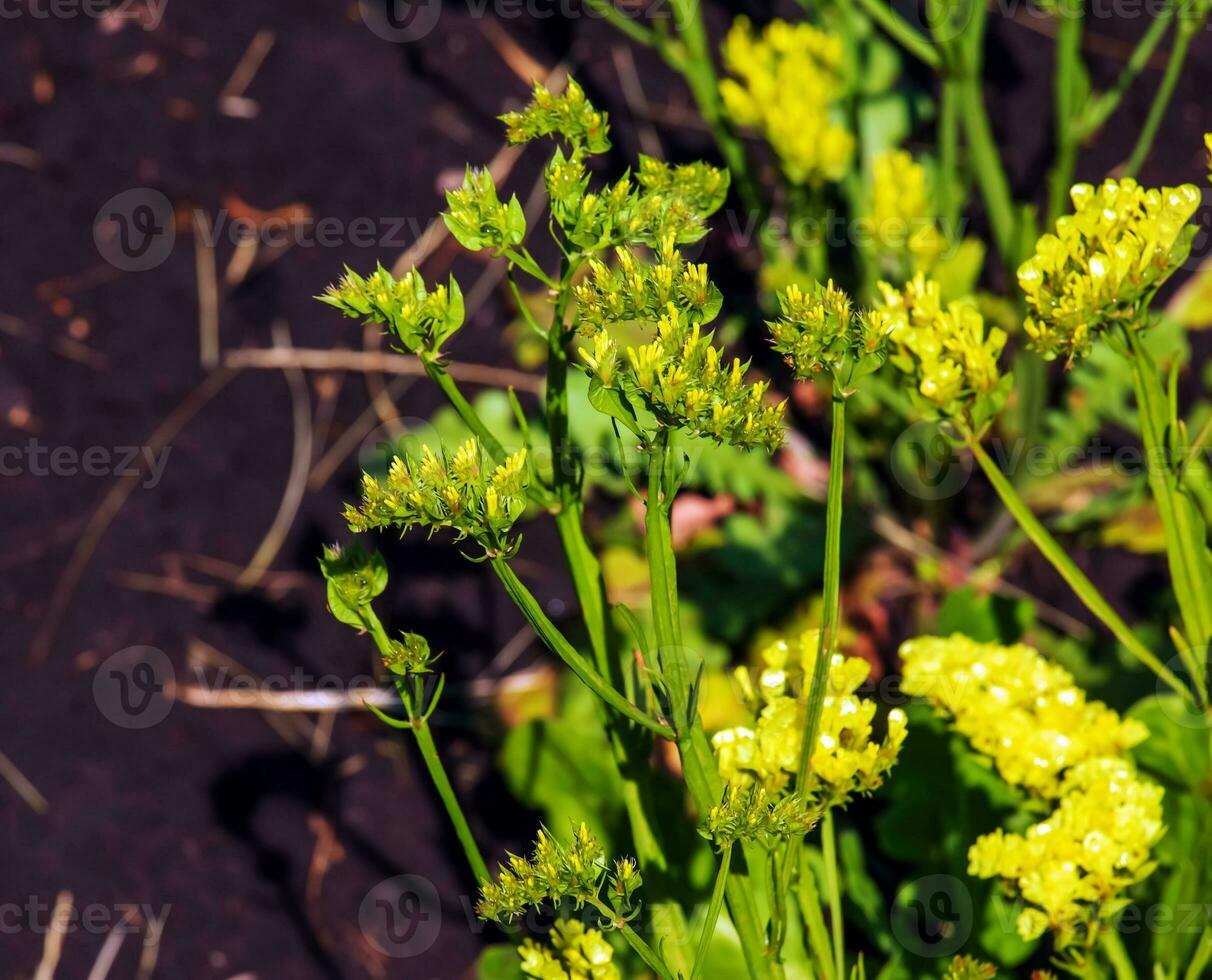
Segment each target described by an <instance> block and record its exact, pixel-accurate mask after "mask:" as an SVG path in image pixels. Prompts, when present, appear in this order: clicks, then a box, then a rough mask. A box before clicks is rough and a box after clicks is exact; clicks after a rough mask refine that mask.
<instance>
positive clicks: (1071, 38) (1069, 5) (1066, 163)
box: [1048, 0, 1085, 226]
mask: <svg viewBox="0 0 1212 980" xmlns="http://www.w3.org/2000/svg"><path fill="white" fill-rule="evenodd" d="M1056 16H1057V28H1056V79H1055V85H1054V98H1053V102H1054V108H1055V113H1054V115H1055V119H1054V122H1055V131H1056V161H1055V163H1054V165H1053V168H1052V173H1051V175H1050V176H1049V195H1048V199H1049V204H1048V225H1049V226H1051V225H1053V224H1055V223H1056V219H1057V218H1059V217H1060V216H1061V214H1062V213H1064V211H1065V207H1066V204H1067V203H1068V200H1069V188H1070V187H1071V186H1072V185H1073V178H1074V175H1075V173H1076V171H1077V149H1078V143H1079V134H1078V120H1077V116H1078V112H1079V110H1080V109H1081V104H1080V100H1081V98H1082V92H1083V87H1084V83H1083V75H1084V68H1083V65H1082V28H1083V22H1084V19H1085V3H1084V2H1083V0H1066V2H1062V3H1061V4H1060V5H1059V6H1058V8H1057V14H1056Z"/></svg>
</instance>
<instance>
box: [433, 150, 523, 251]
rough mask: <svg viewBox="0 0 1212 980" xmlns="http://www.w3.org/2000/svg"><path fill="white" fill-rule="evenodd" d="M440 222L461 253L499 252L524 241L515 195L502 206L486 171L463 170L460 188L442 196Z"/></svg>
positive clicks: (520, 214)
mask: <svg viewBox="0 0 1212 980" xmlns="http://www.w3.org/2000/svg"><path fill="white" fill-rule="evenodd" d="M446 207H447V210H446V211H444V212H442V220H443V221H444V222H445V223H446V227H447V228H449V229H450V233H451V234H452V235H454V237H455V239H456V241H458V243H459V244H460V245H462V246H463V247H464V248H465V249H468V250H469V251H472V252H478V251H480V250H481V249H484V248H495V249H497V250H502V249H506V248H509V247H510V246H513V245H520V244H521V243H522V239H524V238H525V237H526V216H525V214H523V213H522V205H521V203H520V202H519V201H518V198H517V195H516V194H515V195H513V196H512V197H510V199H509V202H508V203H502V202H501V200H500V198H498V197H497V186H496V184H495V183H494V181H493V179H492V174H490V173H489V172H488V171H487V170H473V169H472V168H471V167H468V168H467V172H466V174H465V175H464V177H463V186H462V187H458V188H456V189H455V190H452V191H447V192H446Z"/></svg>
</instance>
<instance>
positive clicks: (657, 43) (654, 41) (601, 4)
mask: <svg viewBox="0 0 1212 980" xmlns="http://www.w3.org/2000/svg"><path fill="white" fill-rule="evenodd" d="M586 6H588V7H589V9H590V10H593V11H594V12H596V13H598V14H600V15H601V17H602V19H603V20H604V21H606V23H608V24H610V25H611V26H612V27H613V28H614V29H615V30H617V31H619V32H620V33H622V34H625V35H626V36H627V37H629V38H631V40H633V41H636V42H638V43H639V44H643V45H645V46H647V47H650V48H657V49H658V50H659V49H660V48H661V46H662V45H663V44H664V38H662V37H661V35H660V34H658V33H657V32H656V31H654V30H652V28H650V27H645V26H644V25H643V24H639V23H637V22H636V21H635V20H634V19H633V18H631V17H629V16H628V15H627V14H625V13H623V11H621V10H619V8H618V7H616V6H615V5H614V4H613V3H611V2H610V0H586ZM628 9H629V10H634V11H637V12H638V11H639V10H640V9H642V8H638V7H630V8H628Z"/></svg>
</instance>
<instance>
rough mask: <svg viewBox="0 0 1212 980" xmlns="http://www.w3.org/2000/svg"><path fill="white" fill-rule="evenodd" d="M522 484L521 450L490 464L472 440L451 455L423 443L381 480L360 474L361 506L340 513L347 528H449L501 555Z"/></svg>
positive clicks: (521, 500) (522, 495)
mask: <svg viewBox="0 0 1212 980" xmlns="http://www.w3.org/2000/svg"><path fill="white" fill-rule="evenodd" d="M527 484H528V474H527V468H526V451H525V450H521V451H519V452H517V453H515V454H514V455H512V456H510V457H509V458H508V459H506V460H505V462H503V463H502V464H501V465H499V466H497V467H495V468H494V467H493V466H492V464H491V462H490V461H489V459H488V456H487V454H486V453H485V452H484V450H483V448H482V447H481V446H480V444H479V442H478V441H476V440H475V439H468V440H467V442H465V443H464V444H463V445H462V446H460V447H459V449H458V450H457V451H456V452H454V453H453V454H449V453H447V452H446V451H445V450H442V452H441V454H438V453H435V452H434V451H433V450H431V449H430V448H429V447H428V446H426V447H424V449H423V450H422V451H421V453H420V454H419V455H413V454H407V453H406V454H405V455H404V456H397V457H395V459H393V460H392V462H391V466H390V468H389V470H388V474H387V479H386V480H378V479H376V478H375V477H373V476H371V475H370V474H369V473H366V474H363V477H362V503H361V506H358V507H355V506H353V505H352V504H351V505H347V506H346V509H345V518H346V520H347V521H348V522H349V527H350V530H352V531H368V530H370V529H372V528H383V527H398V528H400V529H401V530H403V531H407V530H408V529H409V528H412V527H427V528H429V529H430V530H431V531H435V530H438V529H439V528H449V529H450V530H452V531H454V532H455V534H456V535H457V536H458V537H459V538H460V539H461V538H468V537H469V538H472V539H473V540H475V541H476V542H478V543H479V544H481V545H483V547H484V548H485V550H487V551H489V552H492V553H494V554H500V553H504V552H507V551H509V550H510V549H511V547H512V545H511V544H510V543H509V542H508V541H507V535H508V534H509V531H510V529H511V528H512V527H513V525H514V522H515V521H517V519H518V518H519V517H521V515H522V511H523V510H524V509H525V506H526V487H527Z"/></svg>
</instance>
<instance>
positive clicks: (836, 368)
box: [766, 281, 890, 385]
mask: <svg viewBox="0 0 1212 980" xmlns="http://www.w3.org/2000/svg"><path fill="white" fill-rule="evenodd" d="M779 306H780V307H781V308H782V316H780V317H779V318H778V319H777V320H771V321H768V322H767V324H766V326H767V327H769V328H770V337H771V340H772V342H773V344H774V349H775V350H776V351H778V352H779V353H780V354H782V355H783V358H784V359H785V360H786V361H787V364H788V365H789V366H790V367H791V369H792V371H794V372H795V376H796V378H798V379H799V380H801V381H803V380H807V379H809V378H811V377H812V376H813V375H815V374H817V373H818V372H820V371H828V372H830V373H831V374H832V375H833V377H834V378H835V379H836V380H837V382H838V383H839V384H842V385H849V384H851V383H852V382H853V381H855V380H857V379H858V378H860V377H862V376H863V375H866V374H870V373H871V372H872V371H874V370H876V369H878V368H879V367H880V365H882V364H883V363H884V361H885V359H886V358H887V336H888V331H889V329H890V321H889V318H888V316H887V314H885V313H883V312H880V311H870V312H862V313H860V312H856V311H855V309H854V306H853V304H852V303H851V302H850V297H849V296H847V295H846V294H845V293H844V292H842V291H841V290H840V289H836V288H834V285H833V282H832V281H830V282H829V283H828V284H826V285H821V284H820V283H815V284H814V285H813V286H812V288H811V289H809V290H808V291H807V292H805V291H804V290H802V289H800V287H799V286H794V285H793V286H788V287H787V289H785V290H784V291H783V292H782V293H780V294H779Z"/></svg>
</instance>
